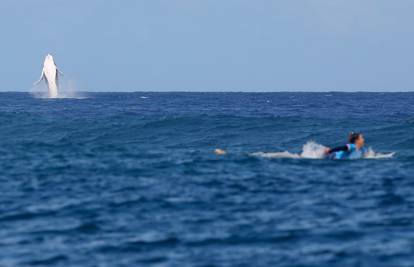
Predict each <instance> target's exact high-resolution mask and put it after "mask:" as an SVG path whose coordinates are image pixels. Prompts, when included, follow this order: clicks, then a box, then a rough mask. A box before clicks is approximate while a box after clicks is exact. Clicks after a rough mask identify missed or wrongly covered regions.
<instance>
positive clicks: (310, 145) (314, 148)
mask: <svg viewBox="0 0 414 267" xmlns="http://www.w3.org/2000/svg"><path fill="white" fill-rule="evenodd" d="M325 150H326V147H325V146H323V145H321V144H318V143H316V142H314V141H308V142H307V143H306V144H304V145H303V147H302V153H300V154H297V153H291V152H289V151H284V152H256V153H252V154H251V155H252V156H255V157H261V158H290V159H326V158H327V157H326V154H325ZM394 155H395V153H394V152H393V153H377V152H375V151H374V150H372V149H371V148H369V149H368V151H367V153H365V155H364V158H366V159H387V158H392V157H393V156H394Z"/></svg>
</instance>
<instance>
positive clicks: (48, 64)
mask: <svg viewBox="0 0 414 267" xmlns="http://www.w3.org/2000/svg"><path fill="white" fill-rule="evenodd" d="M59 75H63V73H62V72H61V71H60V70H59V69H58V67H57V66H56V64H55V61H54V60H53V56H52V55H51V54H47V55H46V57H45V62H44V63H43V70H42V74H41V75H40V79H39V80H38V81H37V82H35V85H37V84H38V83H40V82H41V81H42V80H43V79H44V80H45V82H46V85H47V87H48V90H49V97H50V98H56V97H58V87H59Z"/></svg>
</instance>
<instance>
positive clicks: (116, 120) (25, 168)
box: [0, 93, 414, 267]
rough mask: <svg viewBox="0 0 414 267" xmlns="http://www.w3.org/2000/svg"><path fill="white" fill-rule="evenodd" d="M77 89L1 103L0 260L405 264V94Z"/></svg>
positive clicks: (412, 120)
mask: <svg viewBox="0 0 414 267" xmlns="http://www.w3.org/2000/svg"><path fill="white" fill-rule="evenodd" d="M85 96H86V98H83V99H38V98H34V97H32V96H31V95H30V94H26V93H1V94H0V125H1V126H0V159H1V168H0V189H1V194H0V266H330V267H332V266H340V267H343V266H413V264H414V135H413V132H414V105H413V104H414V93H385V94H380V93H95V94H92V93H89V94H85ZM350 131H362V132H363V133H364V134H365V138H366V141H367V144H368V145H369V146H371V147H372V148H373V149H374V150H375V151H377V152H396V155H395V156H394V157H393V158H390V159H382V160H381V159H362V160H353V161H331V160H310V159H283V158H280V159H267V158H259V157H254V156H251V153H253V152H258V151H265V152H276V151H285V150H289V151H291V152H297V153H298V152H300V151H301V148H302V145H303V144H305V143H306V142H307V141H309V140H315V141H316V142H318V143H321V144H324V145H328V146H335V145H343V144H344V143H345V142H346V137H347V134H348V132H350ZM215 148H222V149H225V150H227V151H228V154H227V155H224V156H217V155H215V154H214V153H213V151H214V149H215Z"/></svg>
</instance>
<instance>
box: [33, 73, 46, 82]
mask: <svg viewBox="0 0 414 267" xmlns="http://www.w3.org/2000/svg"><path fill="white" fill-rule="evenodd" d="M43 76H44V72H43V70H42V74H40V78H39V80H37V81H36V82H34V84H33V85H38V84H39V83H40V82H41V81H42V79H43Z"/></svg>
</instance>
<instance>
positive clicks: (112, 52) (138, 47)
mask: <svg viewBox="0 0 414 267" xmlns="http://www.w3.org/2000/svg"><path fill="white" fill-rule="evenodd" d="M413 14H414V1H413V0H397V1H390V0H280V1H278V0H273V1H271V0H142V1H140V0H122V1H121V0H105V1H104V0H70V1H68V0H54V1H51V0H47V1H46V0H36V1H34V0H19V1H16V0H1V1H0V34H1V39H0V48H1V49H0V73H1V79H0V90H2V91H12V90H19V91H26V90H30V88H31V87H32V83H33V82H34V81H35V80H37V78H38V77H39V75H40V72H41V68H42V65H43V58H44V56H45V54H46V53H48V52H50V53H52V54H53V55H54V56H55V60H56V62H57V64H58V66H59V67H60V69H61V70H62V71H63V72H64V73H65V77H66V79H68V80H71V81H72V82H73V83H74V84H76V88H77V89H78V90H82V91H138V90H152V91H158V90H163V91H165V90H194V91H200V90H201V91H212V90H213V91H227V90H229V91H242V90H246V91H247V90H248V91H280V90H305V91H306V90H313V91H315V90H317V91H318V90H319V91H323V90H370V91H395V90H399V91H403V90H414V75H413V74H414V16H413Z"/></svg>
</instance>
